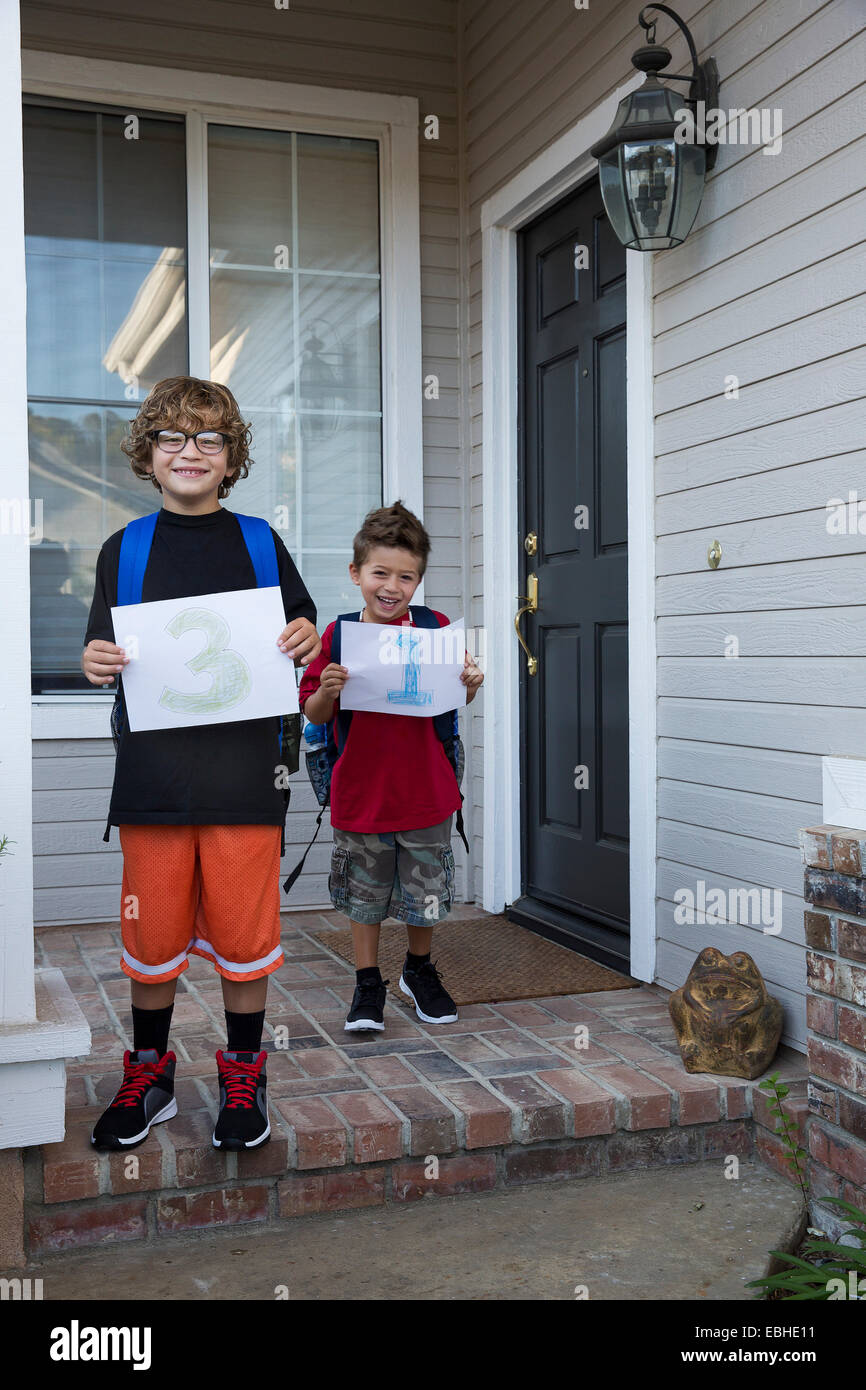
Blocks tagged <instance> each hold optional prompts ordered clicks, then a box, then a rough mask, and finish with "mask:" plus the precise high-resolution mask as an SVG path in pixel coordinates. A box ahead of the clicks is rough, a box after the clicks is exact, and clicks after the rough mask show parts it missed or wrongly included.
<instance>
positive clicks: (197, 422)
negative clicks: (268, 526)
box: [120, 376, 253, 497]
mask: <svg viewBox="0 0 866 1390" xmlns="http://www.w3.org/2000/svg"><path fill="white" fill-rule="evenodd" d="M172 428H175V429H187V430H207V429H213V430H221V431H222V433H223V434H226V435H228V439H229V445H228V466H227V469H226V476H225V478H224V479H223V481H222V482H221V483H220V486H219V492H218V496H219V497H228V495H229V493H230V492H231V490H232V488H233V487H234V485H235V483H236V482H237V481H238V479H239V478H246V476H247V474H248V473H249V471H250V468H251V467H252V462H253V460H252V459H251V458H250V454H249V448H250V442H251V440H252V434H251V431H250V427H249V425H247V424H245V423H244V420H243V418H242V416H241V412H240V410H239V408H238V403H237V401H236V400H235V398H234V396H233V395H232V393H231V391H230V390H229V388H228V387H227V386H222V385H221V384H220V383H219V382H217V381H202V380H201V379H200V378H199V377H197V376H167V377H165V378H164V379H163V380H162V381H158V382H157V383H156V385H155V386H154V387H153V390H152V391H150V393H149V394H148V397H147V399H146V400H145V401H143V402H142V405H141V409H140V410H139V412H138V414H137V415H136V417H135V419H134V420H133V421H132V424H131V425H130V427H129V434H128V435H127V436H126V438H125V439H123V440H121V444H120V447H121V449H122V450H123V452H124V453H125V454H126V456H127V458H128V459H129V462H130V466H131V468H132V471H133V473H134V474H135V476H136V478H142V479H148V478H149V479H150V481H151V482H152V483H153V486H154V487H155V488H156V490H157V492H162V488H161V487H160V485H159V483H158V482H157V481H156V478H155V477H154V476H153V474H152V473H148V472H147V471H146V469H145V467H144V465H145V464H149V463H150V461H151V457H152V454H151V450H152V448H153V441H152V440H151V439H150V438H149V437H148V436H149V432H150V431H151V430H164V429H172ZM230 473H231V474H232V476H231V477H229V474H230Z"/></svg>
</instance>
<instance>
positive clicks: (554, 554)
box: [508, 180, 629, 967]
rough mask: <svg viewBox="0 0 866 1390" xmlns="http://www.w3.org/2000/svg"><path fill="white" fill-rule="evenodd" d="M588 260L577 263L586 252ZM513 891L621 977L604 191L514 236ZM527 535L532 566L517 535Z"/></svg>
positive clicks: (617, 503)
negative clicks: (516, 869)
mask: <svg viewBox="0 0 866 1390" xmlns="http://www.w3.org/2000/svg"><path fill="white" fill-rule="evenodd" d="M581 248H583V250H581ZM518 268H519V269H518V283H519V296H520V301H519V322H520V365H519V392H520V399H519V407H518V412H519V444H520V469H519V482H518V487H519V518H520V533H519V536H518V537H517V538H516V542H517V544H518V546H519V548H520V549H519V553H520V556H521V566H520V569H521V580H522V585H521V593H524V594H525V593H527V592H528V590H527V587H526V585H527V579H528V576H529V575H531V574H535V575H537V577H538V591H539V592H538V597H539V608H538V611H537V612H536V613H534V614H526V615H524V617H523V619H522V620H521V623H522V629H521V630H522V631H523V633H524V636H525V637H526V639H527V642H528V644H529V647H530V650H531V651H532V652H533V653H534V654H535V655H536V656H537V658H538V663H539V664H538V672H537V674H536V675H534V676H530V675H529V674H528V673H527V667H526V660H525V657H524V656H523V654H522V653H521V658H520V668H521V691H520V697H521V701H520V703H521V730H522V739H521V833H522V879H523V882H522V893H521V896H520V898H519V899H518V901H517V902H516V903H514V904H511V905H510V907H509V909H508V911H509V915H510V916H512V917H514V919H515V920H518V921H523V922H524V923H525V924H526V925H529V926H531V927H533V928H534V929H535V930H539V931H542V932H544V933H545V934H546V935H552V936H556V937H557V939H560V940H563V941H566V942H567V943H568V944H571V945H574V946H575V948H577V949H580V950H581V951H583V952H584V953H585V954H588V955H593V956H595V957H596V958H598V959H601V960H604V961H606V962H607V963H609V964H616V965H618V966H620V967H622V966H623V965H625V966H626V967H627V965H628V919H629V901H628V627H627V617H628V607H627V604H628V556H627V535H628V525H627V520H628V513H627V495H626V481H627V474H626V394H625V391H626V381H625V345H626V331H625V251H624V249H623V247H622V246H621V245H620V244H619V242H618V241H617V240H616V238H615V237H614V236H613V233H612V232H611V230H610V227H609V224H608V222H607V219H606V217H605V215H604V209H603V206H602V202H601V196H600V194H599V191H598V181H597V180H593V181H592V182H591V183H590V184H588V185H585V186H584V187H583V188H581V189H580V190H579V191H578V192H577V193H573V194H570V195H569V196H568V197H567V198H565V199H564V200H563V201H562V202H560V203H559V204H557V205H556V206H555V207H554V208H553V209H551V210H549V211H548V212H546V213H545V214H544V215H543V216H542V217H540V218H538V219H537V220H536V221H535V222H533V223H531V224H530V225H529V226H528V227H526V228H525V229H524V230H523V231H522V232H521V233H520V234H519V249H518ZM529 532H535V533H536V535H537V550H536V553H535V554H533V555H528V554H527V553H526V551H525V549H524V546H523V541H524V537H525V536H526V535H527V534H528V533H529Z"/></svg>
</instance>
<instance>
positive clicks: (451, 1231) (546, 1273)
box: [10, 1159, 800, 1301]
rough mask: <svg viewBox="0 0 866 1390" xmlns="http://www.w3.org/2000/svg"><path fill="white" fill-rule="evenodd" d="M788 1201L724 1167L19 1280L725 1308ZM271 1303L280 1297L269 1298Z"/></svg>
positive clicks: (143, 1293) (749, 1175) (499, 1197)
mask: <svg viewBox="0 0 866 1390" xmlns="http://www.w3.org/2000/svg"><path fill="white" fill-rule="evenodd" d="M799 1218H800V1201H799V1193H798V1192H797V1190H796V1189H794V1188H792V1186H791V1184H790V1183H787V1182H785V1181H784V1180H783V1179H782V1178H780V1177H778V1176H777V1175H776V1174H775V1173H774V1172H772V1171H771V1170H770V1169H768V1168H767V1167H765V1166H764V1165H763V1164H762V1163H759V1162H754V1161H747V1160H743V1161H741V1163H740V1168H739V1176H738V1177H737V1178H735V1179H728V1178H726V1177H725V1167H724V1160H723V1159H719V1160H714V1161H712V1162H702V1163H692V1164H682V1165H676V1166H670V1167H666V1168H657V1169H647V1170H643V1171H632V1172H627V1173H622V1174H618V1175H615V1176H609V1177H603V1178H583V1179H581V1180H579V1181H576V1182H546V1183H535V1184H532V1185H531V1186H526V1187H522V1188H515V1189H513V1190H511V1191H507V1192H492V1193H489V1194H486V1195H484V1196H480V1197H477V1196H465V1197H438V1198H435V1199H431V1200H422V1201H419V1202H415V1203H411V1204H407V1205H405V1206H402V1207H388V1208H382V1207H373V1208H367V1209H365V1210H360V1211H355V1212H347V1213H346V1214H344V1215H340V1216H334V1215H322V1216H312V1217H296V1218H295V1219H293V1220H292V1221H291V1222H289V1223H285V1224H283V1225H281V1226H280V1227H277V1228H274V1227H262V1226H260V1227H258V1228H256V1227H252V1228H251V1227H250V1226H245V1227H236V1228H235V1229H233V1230H223V1231H218V1232H212V1231H206V1232H204V1231H203V1232H202V1233H200V1234H199V1235H195V1236H191V1237H181V1238H176V1239H174V1240H172V1241H171V1242H170V1244H165V1243H163V1244H159V1245H157V1246H152V1245H151V1246H144V1245H143V1244H130V1245H108V1246H103V1247H101V1248H100V1249H94V1250H91V1251H88V1252H83V1253H74V1254H69V1255H57V1256H54V1257H52V1258H50V1259H45V1260H43V1261H42V1262H40V1263H38V1264H33V1265H32V1266H30V1267H28V1269H27V1270H26V1271H21V1270H18V1271H10V1273H17V1274H19V1275H20V1274H22V1273H25V1272H26V1274H27V1275H28V1276H30V1277H31V1278H34V1277H35V1278H41V1279H42V1280H43V1296H44V1298H45V1299H46V1300H52V1301H57V1300H60V1301H62V1300H66V1299H96V1300H101V1299H106V1298H117V1299H172V1300H175V1299H177V1300H187V1299H193V1300H196V1299H204V1300H220V1299H232V1300H234V1299H241V1300H259V1299H266V1300H273V1299H274V1298H275V1297H277V1296H282V1297H286V1296H288V1298H289V1299H290V1300H298V1299H300V1300H311V1299H338V1300H367V1299H381V1300H386V1301H387V1300H391V1299H425V1300H426V1299H431V1300H438V1299H444V1300H496V1301H501V1300H516V1299H526V1300H569V1301H571V1300H573V1299H574V1298H575V1297H576V1296H577V1294H576V1290H577V1289H578V1288H579V1287H580V1286H584V1287H585V1288H586V1291H587V1295H588V1297H589V1298H590V1299H595V1300H608V1301H610V1300H651V1299H668V1300H691V1299H700V1300H708V1301H717V1300H729V1299H737V1300H743V1301H748V1300H749V1299H751V1298H752V1297H753V1296H754V1291H753V1290H747V1289H744V1287H743V1285H744V1283H745V1282H746V1281H747V1280H749V1279H754V1278H760V1277H761V1275H763V1274H765V1273H766V1270H767V1263H768V1256H769V1252H770V1250H771V1249H785V1248H790V1247H791V1243H792V1241H793V1239H794V1236H795V1232H796V1230H797V1227H798V1224H799ZM277 1291H281V1293H280V1294H278V1292H277Z"/></svg>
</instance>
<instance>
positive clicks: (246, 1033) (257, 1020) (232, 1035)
mask: <svg viewBox="0 0 866 1390" xmlns="http://www.w3.org/2000/svg"><path fill="white" fill-rule="evenodd" d="M225 1016H226V1033H227V1035H228V1042H227V1044H226V1052H260V1051H261V1048H262V1029H263V1027H264V1026H265V1011H264V1009H260V1010H259V1012H258V1013H257V1014H230V1013H229V1011H228V1009H226V1010H225Z"/></svg>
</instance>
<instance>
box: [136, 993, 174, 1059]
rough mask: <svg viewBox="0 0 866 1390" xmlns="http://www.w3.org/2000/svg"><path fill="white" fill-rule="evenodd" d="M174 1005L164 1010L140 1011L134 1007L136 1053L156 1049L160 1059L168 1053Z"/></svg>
mask: <svg viewBox="0 0 866 1390" xmlns="http://www.w3.org/2000/svg"><path fill="white" fill-rule="evenodd" d="M173 1009H174V1004H169V1005H168V1006H167V1007H166V1008H164V1009H140V1008H138V1006H137V1005H136V1004H133V1005H132V1046H133V1048H134V1050H135V1051H136V1052H139V1051H142V1050H146V1049H147V1048H149V1047H155V1048H156V1050H157V1052H158V1053H159V1055H160V1057H164V1056H165V1054H166V1052H167V1051H168V1030H169V1028H170V1027H171V1015H172V1010H173Z"/></svg>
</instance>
